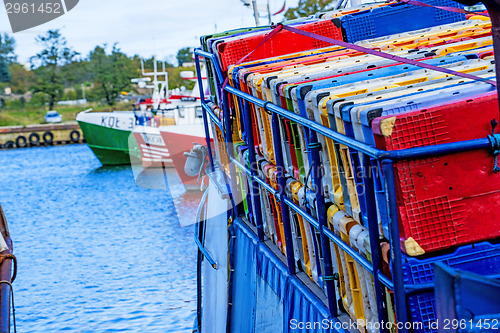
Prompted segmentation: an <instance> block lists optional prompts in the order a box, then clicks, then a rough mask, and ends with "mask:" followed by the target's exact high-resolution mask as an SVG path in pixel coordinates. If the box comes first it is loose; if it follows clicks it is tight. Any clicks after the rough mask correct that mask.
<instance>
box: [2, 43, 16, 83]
mask: <svg viewBox="0 0 500 333" xmlns="http://www.w3.org/2000/svg"><path fill="white" fill-rule="evenodd" d="M15 44H16V42H15V40H14V38H13V37H9V35H7V34H3V35H2V34H0V82H8V81H10V72H9V65H10V64H11V63H12V62H14V61H15V60H16V56H15V54H14V46H15Z"/></svg>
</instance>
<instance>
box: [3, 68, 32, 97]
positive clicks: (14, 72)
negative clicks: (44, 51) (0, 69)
mask: <svg viewBox="0 0 500 333" xmlns="http://www.w3.org/2000/svg"><path fill="white" fill-rule="evenodd" d="M9 70H10V73H11V80H10V88H11V89H12V92H13V93H15V94H24V93H25V92H27V91H29V90H30V89H31V88H32V87H33V84H34V82H35V80H36V77H35V73H34V72H33V71H27V70H26V69H25V68H24V66H23V65H20V64H18V63H13V64H11V65H10V67H9Z"/></svg>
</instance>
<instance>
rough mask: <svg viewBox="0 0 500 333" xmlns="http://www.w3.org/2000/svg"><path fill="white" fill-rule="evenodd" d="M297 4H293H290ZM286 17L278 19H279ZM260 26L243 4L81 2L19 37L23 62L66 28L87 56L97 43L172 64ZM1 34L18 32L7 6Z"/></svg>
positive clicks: (1, 12) (290, 0)
mask: <svg viewBox="0 0 500 333" xmlns="http://www.w3.org/2000/svg"><path fill="white" fill-rule="evenodd" d="M259 1H260V2H262V3H265V2H266V0H259ZM283 1H284V0H270V4H271V11H272V12H275V11H277V10H278V9H279V8H280V7H281V6H282V5H283ZM297 2H298V0H287V6H288V7H294V6H296V5H297ZM281 19H282V16H276V17H275V18H274V19H273V21H280V20H281ZM262 20H265V19H264V18H263V19H262ZM254 22H255V21H254V18H253V12H252V11H251V10H250V8H248V7H244V6H243V4H242V2H241V1H240V0H80V2H79V3H78V5H77V6H76V7H75V8H74V9H73V10H71V11H69V12H68V13H67V14H65V15H63V16H61V17H59V18H57V19H55V20H53V21H51V22H48V23H45V24H43V25H41V26H38V27H35V28H32V29H29V30H26V31H23V32H18V33H15V34H13V36H14V38H15V39H16V54H17V55H18V60H19V61H20V62H27V61H28V59H29V57H30V56H32V55H34V54H35V53H37V52H38V51H39V50H40V47H39V46H37V44H36V43H35V37H36V36H37V35H39V34H41V33H45V32H46V31H47V30H49V29H61V32H62V34H63V35H64V36H65V37H66V39H67V41H68V45H70V46H72V47H73V48H74V49H75V50H76V51H77V52H80V53H81V54H83V55H87V54H88V53H89V51H90V50H92V49H93V48H94V47H95V46H96V45H102V44H104V43H107V44H108V45H112V44H114V43H115V42H118V46H119V47H120V48H121V49H122V51H124V52H125V53H127V54H129V55H133V54H139V55H141V56H144V57H149V56H152V55H156V56H157V57H158V59H165V58H166V57H169V56H170V57H171V58H170V59H171V61H172V59H175V58H172V57H175V54H177V50H179V49H180V48H182V47H186V46H189V47H196V46H198V45H199V37H200V36H201V35H204V34H208V33H213V32H221V31H224V30H227V29H232V28H237V27H242V26H253V25H255V23H254ZM0 32H2V33H4V32H5V33H8V34H12V29H11V27H10V24H9V19H8V17H7V14H6V11H5V7H3V6H1V5H0Z"/></svg>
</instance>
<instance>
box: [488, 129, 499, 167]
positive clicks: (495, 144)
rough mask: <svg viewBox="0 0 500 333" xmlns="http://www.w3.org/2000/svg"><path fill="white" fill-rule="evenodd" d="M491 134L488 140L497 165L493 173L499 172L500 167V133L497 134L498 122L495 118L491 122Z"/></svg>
mask: <svg viewBox="0 0 500 333" xmlns="http://www.w3.org/2000/svg"><path fill="white" fill-rule="evenodd" d="M490 124H491V135H488V140H489V141H490V148H491V152H492V154H493V158H494V161H495V165H494V166H493V173H495V174H496V173H499V172H500V167H499V166H498V155H500V134H495V129H496V127H497V125H498V122H497V121H496V120H495V119H493V120H492V121H491V122H490Z"/></svg>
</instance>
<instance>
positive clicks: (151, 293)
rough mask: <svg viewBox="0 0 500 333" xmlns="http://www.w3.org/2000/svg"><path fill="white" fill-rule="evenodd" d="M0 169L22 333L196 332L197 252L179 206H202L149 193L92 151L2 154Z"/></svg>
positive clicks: (81, 147) (188, 208) (80, 148)
mask: <svg viewBox="0 0 500 333" xmlns="http://www.w3.org/2000/svg"><path fill="white" fill-rule="evenodd" d="M0 170H1V172H0V203H1V204H2V206H3V208H4V211H5V215H6V217H7V221H8V223H9V227H10V232H11V235H12V238H13V241H14V253H15V255H16V256H17V258H18V275H17V279H16V281H15V282H14V284H13V285H14V292H15V294H14V296H15V307H16V308H15V310H16V321H17V330H18V332H24V333H28V332H189V331H190V329H191V328H192V327H193V322H194V318H195V311H196V250H195V246H194V241H193V237H194V236H193V227H192V226H188V227H181V226H180V224H179V219H178V216H177V213H176V209H175V206H176V205H174V203H177V207H182V209H183V210H185V211H186V212H191V211H194V210H196V206H197V203H196V200H189V198H187V199H185V198H184V197H183V195H181V194H180V193H176V194H171V193H170V191H167V190H151V189H144V188H141V187H139V186H137V185H136V182H135V181H134V176H133V173H132V170H131V168H130V167H126V166H123V167H122V166H121V167H102V166H101V165H100V163H99V162H98V161H97V159H96V158H95V157H94V155H93V154H92V152H91V151H90V149H89V148H88V147H87V146H85V145H70V146H61V147H45V148H30V149H16V150H10V151H1V152H0ZM184 199H185V200H184ZM177 210H179V208H178V209H177ZM179 214H180V216H181V219H182V218H183V216H182V214H183V213H182V212H179Z"/></svg>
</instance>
